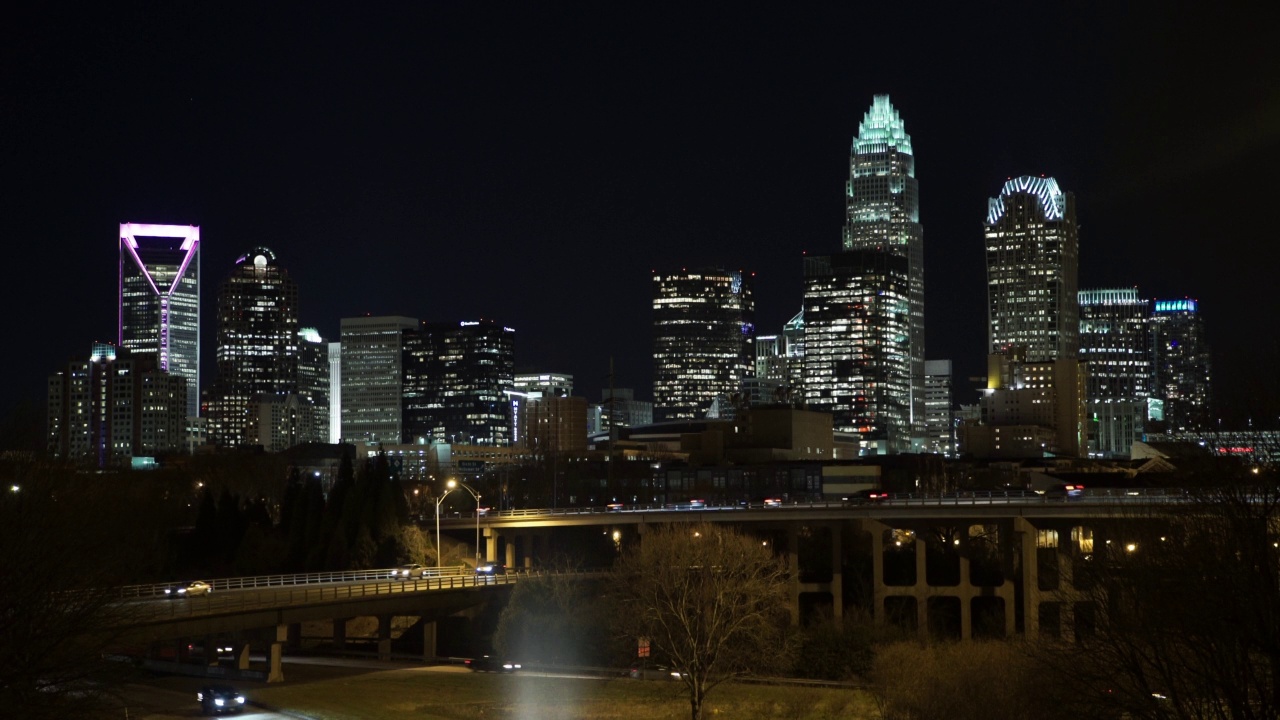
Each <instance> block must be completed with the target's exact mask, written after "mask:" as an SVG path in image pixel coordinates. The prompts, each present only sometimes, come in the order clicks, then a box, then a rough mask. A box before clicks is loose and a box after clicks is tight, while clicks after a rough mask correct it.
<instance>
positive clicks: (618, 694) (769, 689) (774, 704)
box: [253, 668, 876, 720]
mask: <svg viewBox="0 0 1280 720" xmlns="http://www.w3.org/2000/svg"><path fill="white" fill-rule="evenodd" d="M253 696H254V699H255V700H257V701H260V702H262V703H265V704H268V705H273V706H275V707H279V708H287V709H288V711H290V712H294V713H298V714H302V715H306V716H307V717H309V718H313V719H314V720H360V719H363V718H401V717H403V718H409V717H412V718H415V720H475V719H477V718H484V719H485V720H508V719H510V720H534V719H538V718H556V719H557V720H560V719H578V718H580V719H581V720H613V719H614V718H616V719H618V720H622V719H623V718H626V719H627V720H677V719H682V718H687V717H689V700H688V696H687V695H686V694H685V691H684V686H683V685H682V684H680V683H677V682H663V681H640V680H632V679H629V678H624V679H617V680H603V681H602V680H578V679H570V678H547V677H536V676H531V675H518V674H517V675H493V674H475V673H470V672H460V673H459V672H437V671H431V670H429V669H426V668H418V669H406V670H389V671H383V672H373V673H367V674H363V675H353V676H349V677H344V678H341V679H338V678H335V679H331V680H326V681H323V682H306V681H303V682H298V683H289V682H286V683H284V684H282V685H272V686H268V687H262V688H259V689H257V690H255V691H254V693H253ZM705 716H706V717H708V718H715V717H722V718H734V720H755V719H757V718H759V719H760V720H765V719H766V718H768V719H772V718H793V719H794V720H821V719H823V718H852V719H854V720H859V719H866V720H870V719H871V718H874V717H876V714H875V712H874V702H873V700H872V699H871V696H870V694H869V693H866V692H863V691H859V690H846V689H830V688H804V687H777V686H762V685H739V684H724V685H721V686H719V687H717V688H716V689H715V690H714V691H712V693H711V697H710V698H709V700H708V702H707V706H706V709H705Z"/></svg>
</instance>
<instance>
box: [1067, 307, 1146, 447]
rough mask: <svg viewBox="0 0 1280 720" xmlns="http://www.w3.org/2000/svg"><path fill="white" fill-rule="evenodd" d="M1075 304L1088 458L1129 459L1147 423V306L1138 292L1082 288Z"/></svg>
mask: <svg viewBox="0 0 1280 720" xmlns="http://www.w3.org/2000/svg"><path fill="white" fill-rule="evenodd" d="M1079 301H1080V360H1081V362H1084V363H1085V364H1086V366H1087V369H1088V380H1087V381H1086V383H1085V387H1086V391H1085V394H1086V398H1087V399H1086V414H1087V415H1088V418H1089V455H1090V456H1091V457H1098V458H1128V457H1129V456H1130V452H1131V450H1132V448H1133V443H1134V442H1137V441H1140V440H1142V435H1143V431H1144V428H1145V424H1146V419H1147V399H1148V397H1150V381H1151V358H1150V340H1149V336H1150V328H1149V325H1150V314H1151V311H1150V308H1151V303H1150V301H1149V300H1147V299H1145V298H1142V297H1139V296H1138V289H1137V288H1103V289H1086V290H1081V291H1080V293H1079Z"/></svg>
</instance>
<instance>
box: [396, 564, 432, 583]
mask: <svg viewBox="0 0 1280 720" xmlns="http://www.w3.org/2000/svg"><path fill="white" fill-rule="evenodd" d="M428 572H429V570H428V568H427V567H426V566H425V565H419V564H418V563H411V564H409V565H401V566H400V567H398V568H392V569H391V577H393V578H395V579H396V580H416V579H418V578H424V577H426V576H427V573H428Z"/></svg>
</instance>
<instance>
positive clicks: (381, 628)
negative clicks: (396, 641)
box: [378, 615, 391, 660]
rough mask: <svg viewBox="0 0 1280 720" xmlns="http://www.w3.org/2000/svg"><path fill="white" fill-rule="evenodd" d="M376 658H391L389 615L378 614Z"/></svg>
mask: <svg viewBox="0 0 1280 720" xmlns="http://www.w3.org/2000/svg"><path fill="white" fill-rule="evenodd" d="M378 659H379V660H390V659H391V616H390V615H379V616H378Z"/></svg>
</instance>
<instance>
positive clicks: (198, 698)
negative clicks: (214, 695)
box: [196, 692, 204, 700]
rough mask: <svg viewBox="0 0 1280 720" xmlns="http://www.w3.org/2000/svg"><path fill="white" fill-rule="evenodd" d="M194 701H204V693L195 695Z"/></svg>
mask: <svg viewBox="0 0 1280 720" xmlns="http://www.w3.org/2000/svg"><path fill="white" fill-rule="evenodd" d="M196 700H204V693H202V692H198V693H196Z"/></svg>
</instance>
